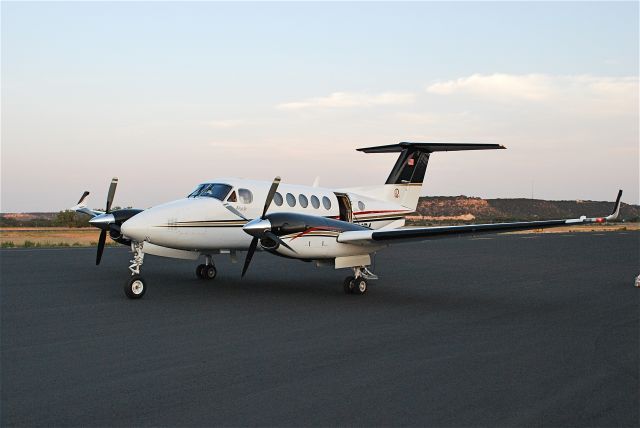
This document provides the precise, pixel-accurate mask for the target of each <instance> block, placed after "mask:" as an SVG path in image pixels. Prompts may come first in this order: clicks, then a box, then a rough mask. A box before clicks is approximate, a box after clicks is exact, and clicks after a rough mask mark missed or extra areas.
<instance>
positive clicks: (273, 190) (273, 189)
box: [241, 177, 290, 277]
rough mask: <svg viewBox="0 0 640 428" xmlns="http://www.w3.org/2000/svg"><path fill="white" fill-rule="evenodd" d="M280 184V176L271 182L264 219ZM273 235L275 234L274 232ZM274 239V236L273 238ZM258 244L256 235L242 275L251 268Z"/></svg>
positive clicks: (262, 217)
mask: <svg viewBox="0 0 640 428" xmlns="http://www.w3.org/2000/svg"><path fill="white" fill-rule="evenodd" d="M279 185H280V177H276V178H274V179H273V183H271V187H270V188H269V193H267V199H265V201H264V209H263V210H262V215H261V216H260V218H261V219H263V220H264V217H265V215H266V214H267V210H268V209H269V205H271V201H273V197H274V196H275V194H276V190H278V186H279ZM272 235H273V234H272ZM273 237H274V238H275V239H274V240H275V241H277V242H280V243H281V244H284V242H282V240H281V239H280V238H278V237H277V236H275V235H273ZM272 239H273V238H272ZM284 245H285V246H286V247H287V248H290V247H289V246H288V245H286V244H284ZM257 246H258V237H254V238H253V239H252V240H251V245H249V250H248V251H247V257H246V258H245V259H244V266H243V267H242V275H241V277H243V276H244V274H245V273H247V269H249V264H251V259H252V258H253V253H255V251H256V247H257Z"/></svg>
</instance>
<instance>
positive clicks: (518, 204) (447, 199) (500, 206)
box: [409, 196, 640, 223]
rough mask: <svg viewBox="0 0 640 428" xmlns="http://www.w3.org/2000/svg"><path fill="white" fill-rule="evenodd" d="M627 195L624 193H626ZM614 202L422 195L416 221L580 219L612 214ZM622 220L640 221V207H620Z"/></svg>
mask: <svg viewBox="0 0 640 428" xmlns="http://www.w3.org/2000/svg"><path fill="white" fill-rule="evenodd" d="M623 197H624V196H623ZM612 209H613V202H606V201H605V202H598V201H581V200H578V201H545V200H540V199H524V198H522V199H481V198H474V197H467V196H425V197H422V198H420V201H419V202H418V208H417V209H416V215H414V216H411V217H409V220H412V221H414V222H431V223H435V222H443V223H444V222H446V223H454V222H495V221H520V220H522V221H525V220H527V221H531V220H547V219H561V218H577V217H580V216H581V215H586V216H587V217H598V216H603V215H608V214H610V213H611V210H612ZM619 220H625V221H639V220H640V206H638V205H628V204H625V203H624V202H623V203H622V205H621V206H620V217H619Z"/></svg>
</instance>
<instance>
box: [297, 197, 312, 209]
mask: <svg viewBox="0 0 640 428" xmlns="http://www.w3.org/2000/svg"><path fill="white" fill-rule="evenodd" d="M298 202H300V206H302V208H307V205H309V199H307V197H306V196H305V195H303V194H299V195H298Z"/></svg>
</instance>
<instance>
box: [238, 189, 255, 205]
mask: <svg viewBox="0 0 640 428" xmlns="http://www.w3.org/2000/svg"><path fill="white" fill-rule="evenodd" d="M238 197H239V198H240V202H241V203H243V204H250V203H251V202H252V201H253V194H252V193H251V190H249V189H238Z"/></svg>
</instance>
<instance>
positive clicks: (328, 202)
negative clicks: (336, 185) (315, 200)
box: [322, 196, 331, 210]
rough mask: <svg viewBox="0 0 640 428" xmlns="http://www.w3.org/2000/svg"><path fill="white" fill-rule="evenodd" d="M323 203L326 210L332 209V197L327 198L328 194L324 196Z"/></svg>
mask: <svg viewBox="0 0 640 428" xmlns="http://www.w3.org/2000/svg"><path fill="white" fill-rule="evenodd" d="M322 205H323V206H324V209H325V210H330V209H331V199H329V198H327V197H326V196H323V197H322Z"/></svg>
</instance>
